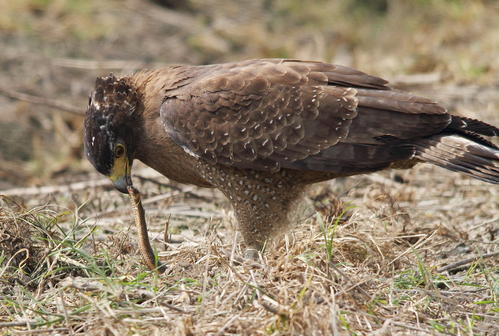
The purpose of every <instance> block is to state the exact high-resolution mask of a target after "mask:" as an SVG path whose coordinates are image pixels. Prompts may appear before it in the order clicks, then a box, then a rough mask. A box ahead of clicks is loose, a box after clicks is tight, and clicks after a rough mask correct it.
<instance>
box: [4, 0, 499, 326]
mask: <svg viewBox="0 0 499 336" xmlns="http://www.w3.org/2000/svg"><path fill="white" fill-rule="evenodd" d="M158 3H161V4H162V5H163V6H167V7H158ZM182 3H183V4H182V5H181V6H180V7H179V6H177V5H178V3H177V2H176V1H154V3H151V2H146V1H136V0H130V1H122V2H119V4H118V2H117V1H106V2H100V1H85V2H80V1H73V0H57V1H38V0H36V1H35V0H20V1H3V2H2V1H1V0H0V7H1V8H0V31H1V32H2V34H0V39H1V41H2V47H3V52H2V53H1V54H0V63H1V64H2V76H1V77H0V88H4V90H3V91H1V92H0V135H1V136H0V160H1V162H2V164H1V166H0V194H1V195H3V196H1V197H0V334H1V335H17V334H22V335H26V334H27V335H30V334H32V335H40V334H42V335H43V334H53V335H56V334H61V335H66V334H67V335H75V334H84V335H331V334H333V335H344V334H345V335H349V334H352V335H390V334H392V335H427V334H437V335H438V334H457V335H468V334H469V335H495V334H497V333H499V328H498V327H497V325H498V322H499V314H498V313H499V306H498V302H499V299H498V295H499V291H498V279H497V277H498V272H499V268H498V267H499V258H498V249H497V246H498V245H497V244H498V238H497V237H498V235H499V189H498V188H497V187H494V186H491V185H487V184H485V183H481V182H479V181H474V180H470V179H468V178H466V177H464V176H461V175H459V174H453V173H450V172H446V171H443V170H441V169H439V168H435V167H430V166H426V165H422V166H418V167H416V168H415V169H413V170H410V171H404V170H400V171H389V172H383V173H381V174H374V175H368V176H357V177H353V178H348V179H340V180H337V181H335V182H332V183H325V184H321V185H318V186H316V187H314V188H313V189H312V190H310V191H309V193H308V194H307V198H308V203H309V207H310V208H311V209H312V214H313V215H312V216H310V217H308V218H306V219H303V220H301V222H300V223H299V225H297V226H296V227H295V228H294V229H293V230H292V231H291V232H290V233H289V234H287V235H285V236H283V237H281V238H279V239H277V240H276V242H275V244H273V245H271V246H268V248H267V251H266V253H265V254H264V255H263V256H262V260H260V261H259V262H248V261H245V260H244V259H243V258H242V256H243V252H242V250H243V246H241V244H240V237H238V234H237V230H236V226H235V221H234V219H233V217H232V212H231V209H230V208H229V207H228V204H227V202H226V201H225V200H224V198H223V197H222V196H221V195H220V194H219V193H217V192H214V191H211V190H207V189H198V188H194V187H191V186H182V185H177V184H175V183H173V182H171V181H167V180H166V179H164V178H162V177H159V176H158V175H157V174H156V173H154V172H153V171H151V170H150V169H147V168H144V167H142V166H140V165H139V166H137V167H135V168H136V169H135V170H134V173H135V175H134V183H135V185H136V186H137V187H138V188H139V189H140V190H141V192H142V201H143V204H144V207H145V210H146V216H147V221H148V225H149V236H150V239H151V241H152V243H153V248H154V249H155V251H156V253H157V255H159V260H160V261H161V262H162V263H164V264H166V265H167V270H166V272H165V273H164V274H162V275H158V274H157V273H155V272H150V271H149V270H148V269H147V268H146V267H145V266H144V265H143V264H142V261H141V256H140V254H139V253H138V248H137V239H136V237H137V233H136V231H135V229H134V223H133V217H132V213H131V211H130V208H129V205H128V202H127V199H126V198H125V197H124V196H121V195H120V194H119V193H117V192H116V191H114V190H113V189H112V188H111V187H110V184H109V182H108V181H107V180H104V179H102V177H100V176H98V175H97V174H96V173H94V172H93V170H92V169H91V168H90V167H89V165H88V164H87V163H86V162H85V160H83V159H82V156H81V127H82V126H81V120H82V119H81V117H80V116H78V115H77V114H75V113H65V112H64V111H63V110H66V111H68V110H69V111H72V112H76V113H77V112H78V111H80V110H84V106H85V102H86V98H87V94H88V90H89V88H90V87H91V85H92V83H93V78H94V77H95V76H97V75H99V74H102V73H105V72H109V71H118V72H121V71H123V72H129V71H133V70H134V69H137V68H141V67H144V66H154V65H156V64H158V63H175V62H182V63H207V62H222V61H228V60H233V59H244V58H253V57H281V56H285V57H299V58H311V59H322V60H326V61H333V62H339V63H343V64H347V65H353V66H355V67H358V68H360V69H363V70H366V71H369V72H374V73H378V74H383V75H384V76H386V77H388V78H393V79H394V81H395V82H396V83H397V85H398V86H400V87H402V88H404V89H410V90H412V91H418V92H421V93H422V94H424V95H426V96H430V97H433V98H435V99H438V100H440V101H442V102H443V103H444V104H446V106H448V107H449V109H450V110H451V111H453V113H458V114H461V115H465V116H469V117H480V118H481V119H483V120H486V121H488V122H490V123H492V124H495V125H497V124H499V113H498V111H499V99H498V97H499V95H498V87H499V82H498V81H497V74H498V73H499V63H498V60H499V59H498V58H497V57H496V56H497V54H498V53H499V50H498V47H499V44H497V38H498V36H499V35H498V31H499V30H498V29H497V27H498V22H497V20H496V19H497V14H498V10H499V8H498V7H497V4H496V3H495V2H494V1H485V0H484V1H466V2H465V1H451V0H445V1H436V0H431V1H411V2H404V1H373V2H370V3H372V4H374V5H372V6H371V5H369V6H367V7H365V6H363V5H362V4H361V3H362V2H361V1H355V0H349V1H344V2H335V1H312V2H307V5H304V3H305V2H302V1H292V0H282V1H275V2H267V1H241V2H240V5H239V6H238V5H234V4H235V3H239V2H231V1H224V0H210V1H202V2H200V1H195V0H192V1H188V2H182ZM376 4H378V5H379V6H378V5H376ZM383 4H386V6H385V7H384V6H383ZM13 18H16V20H13ZM283 36H286V38H283ZM19 94H21V95H19ZM23 94H24V96H23ZM26 94H28V96H26ZM13 98H15V99H13ZM39 98H40V99H41V100H37V99H39ZM19 99H20V100H19ZM6 134H10V135H8V136H6ZM13 135H16V136H13ZM165 227H168V233H167V234H165V233H164V229H165Z"/></svg>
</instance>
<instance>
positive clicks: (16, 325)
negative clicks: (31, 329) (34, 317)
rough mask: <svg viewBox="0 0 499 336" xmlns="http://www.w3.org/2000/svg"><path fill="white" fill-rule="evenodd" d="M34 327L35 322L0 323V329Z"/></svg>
mask: <svg viewBox="0 0 499 336" xmlns="http://www.w3.org/2000/svg"><path fill="white" fill-rule="evenodd" d="M28 325H29V326H35V325H36V321H13V322H0V329H2V328H9V327H27V326H28Z"/></svg>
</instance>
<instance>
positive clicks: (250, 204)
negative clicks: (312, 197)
mask: <svg viewBox="0 0 499 336" xmlns="http://www.w3.org/2000/svg"><path fill="white" fill-rule="evenodd" d="M199 168H200V171H201V172H202V173H203V175H204V177H205V178H206V179H207V180H208V181H210V182H211V183H212V184H213V185H214V186H215V187H217V188H218V189H220V190H221V191H222V192H223V193H224V194H225V196H226V197H227V198H228V199H229V201H230V202H231V204H232V206H233V207H234V212H235V215H236V218H237V220H238V222H239V223H238V224H239V228H240V230H241V232H242V235H243V237H244V240H245V242H246V244H247V245H248V247H249V248H251V249H255V250H257V251H261V250H262V249H263V247H264V246H265V244H266V243H267V241H268V240H269V239H270V238H272V237H273V236H274V235H276V234H280V233H284V232H285V231H286V229H287V226H288V225H289V223H290V220H291V219H292V218H293V216H294V212H295V211H293V209H296V208H297V207H296V206H295V204H296V203H298V202H299V200H300V199H301V195H302V192H303V190H304V185H303V184H301V183H298V182H297V179H296V177H294V176H291V175H290V173H289V171H286V170H281V171H279V172H277V173H269V172H260V171H255V170H241V169H235V168H230V167H226V166H221V165H213V166H212V165H208V164H202V165H200V166H199Z"/></svg>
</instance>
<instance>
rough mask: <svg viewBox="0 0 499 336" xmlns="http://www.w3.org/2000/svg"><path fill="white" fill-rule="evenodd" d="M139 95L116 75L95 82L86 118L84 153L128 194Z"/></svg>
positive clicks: (126, 79) (126, 81)
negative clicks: (134, 122)
mask: <svg viewBox="0 0 499 336" xmlns="http://www.w3.org/2000/svg"><path fill="white" fill-rule="evenodd" d="M138 104H139V95H138V93H137V91H136V90H135V89H134V87H133V86H132V85H131V83H130V82H129V79H128V78H126V77H125V78H116V77H115V76H114V75H113V74H110V75H109V76H106V77H99V78H97V80H96V81H95V90H94V91H93V92H92V94H91V96H90V98H89V103H88V109H87V113H86V117H85V135H84V144H85V153H86V156H87V158H88V160H89V161H90V162H91V163H92V165H93V166H94V167H95V168H96V169H97V170H98V171H99V172H100V173H101V174H104V175H106V176H108V177H110V178H111V180H112V181H113V183H114V185H115V187H116V188H117V189H118V190H119V191H121V192H124V193H126V192H127V186H130V185H131V184H132V180H131V175H130V172H131V167H132V161H133V154H134V151H135V148H134V146H133V143H134V142H133V131H134V127H133V121H134V119H135V113H134V112H135V111H136V110H137V108H138Z"/></svg>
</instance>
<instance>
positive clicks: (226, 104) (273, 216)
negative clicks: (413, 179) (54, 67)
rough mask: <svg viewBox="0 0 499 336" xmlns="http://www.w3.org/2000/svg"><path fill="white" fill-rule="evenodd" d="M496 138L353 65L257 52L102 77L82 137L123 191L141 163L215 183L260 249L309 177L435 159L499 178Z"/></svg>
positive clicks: (494, 131)
mask: <svg viewBox="0 0 499 336" xmlns="http://www.w3.org/2000/svg"><path fill="white" fill-rule="evenodd" d="M498 135H499V129H498V128H496V127H494V126H491V125H489V124H486V123H484V122H482V121H479V120H474V119H469V118H464V117H459V116H455V115H451V114H449V113H447V111H446V109H445V108H444V107H442V106H441V105H439V104H438V103H436V102H434V101H432V100H430V99H427V98H422V97H418V96H415V95H412V94H410V93H405V92H401V91H396V90H393V89H391V88H390V87H389V86H388V83H387V81H385V80H383V79H381V78H378V77H375V76H371V75H368V74H366V73H363V72H360V71H357V70H354V69H351V68H348V67H344V66H340V65H332V64H327V63H322V62H311V61H300V60H288V59H259V60H250V61H244V62H237V63H226V64H215V65H204V66H190V65H172V66H168V67H165V68H161V69H156V70H144V71H140V72H138V73H136V74H133V75H130V76H125V77H120V78H117V77H115V76H114V75H112V74H111V75H109V76H106V77H101V78H97V80H96V84H95V90H94V91H93V93H92V94H91V96H90V101H89V105H88V110H87V113H86V120H85V136H84V137H85V139H84V143H85V148H86V155H87V158H88V159H89V160H90V162H91V163H92V164H93V166H94V167H95V168H96V169H97V170H98V171H99V172H100V173H102V174H104V175H107V176H109V177H110V178H111V180H112V181H113V183H114V185H115V186H116V188H117V189H118V190H120V191H122V192H126V191H127V186H130V185H131V177H130V173H131V168H132V162H133V160H134V159H138V160H140V161H142V162H143V163H145V164H146V165H148V166H150V167H152V168H153V169H155V170H157V171H158V172H160V173H161V174H163V175H164V176H166V177H168V178H169V179H172V180H175V181H178V182H181V183H189V184H194V185H197V186H201V187H209V188H218V189H219V190H221V191H222V193H223V194H224V195H225V196H226V197H227V198H228V199H229V201H230V202H231V204H232V206H233V207H234V212H235V216H236V218H237V220H238V222H239V227H240V230H241V231H242V234H243V237H244V239H245V242H246V244H247V245H248V247H249V248H254V249H257V250H260V249H261V248H262V246H263V245H264V244H265V242H266V240H267V239H269V238H270V237H272V235H273V234H274V233H277V232H282V231H283V230H284V228H285V226H286V225H287V223H288V222H289V213H290V212H291V210H292V209H294V208H295V207H296V203H297V202H298V200H299V198H300V197H299V196H300V194H302V192H303V190H304V189H305V187H306V186H307V185H309V184H312V183H316V182H320V181H325V180H330V179H334V178H336V177H343V176H351V175H356V174H366V173H371V172H375V171H379V170H382V169H387V168H410V167H412V166H414V165H415V164H416V163H418V162H428V163H432V164H435V165H437V166H440V167H443V168H447V169H449V170H453V171H457V172H461V173H464V174H467V175H469V176H471V177H474V178H477V179H479V180H482V181H485V182H489V183H493V184H499V149H498V147H497V146H495V145H494V144H493V143H492V142H490V141H488V140H486V139H485V138H483V136H498Z"/></svg>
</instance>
